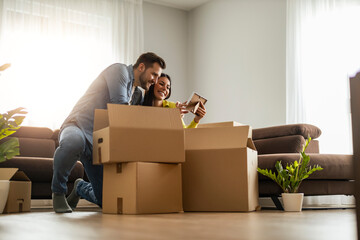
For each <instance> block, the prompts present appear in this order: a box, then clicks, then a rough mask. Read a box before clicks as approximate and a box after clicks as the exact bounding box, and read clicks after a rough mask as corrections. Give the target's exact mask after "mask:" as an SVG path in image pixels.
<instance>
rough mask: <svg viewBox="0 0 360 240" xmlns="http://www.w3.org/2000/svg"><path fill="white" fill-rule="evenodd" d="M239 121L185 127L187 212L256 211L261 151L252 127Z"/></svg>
mask: <svg viewBox="0 0 360 240" xmlns="http://www.w3.org/2000/svg"><path fill="white" fill-rule="evenodd" d="M240 125H241V124H239V123H236V122H228V123H216V124H208V125H207V127H204V125H203V127H200V128H197V129H185V152H186V161H185V163H183V166H182V180H183V184H182V185H183V208H184V211H254V210H256V209H257V207H258V206H259V193H258V173H257V166H258V161H257V151H256V149H255V146H254V143H253V141H252V139H251V134H252V130H251V127H250V126H246V125H243V126H240Z"/></svg>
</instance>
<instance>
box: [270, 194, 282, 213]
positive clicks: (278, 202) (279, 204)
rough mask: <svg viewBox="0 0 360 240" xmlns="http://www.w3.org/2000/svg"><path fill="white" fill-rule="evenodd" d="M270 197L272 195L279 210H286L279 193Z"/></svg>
mask: <svg viewBox="0 0 360 240" xmlns="http://www.w3.org/2000/svg"><path fill="white" fill-rule="evenodd" d="M270 197H271V200H272V201H273V202H274V204H275V206H276V209H277V210H284V208H283V206H282V205H281V202H280V200H279V198H278V196H277V195H270Z"/></svg>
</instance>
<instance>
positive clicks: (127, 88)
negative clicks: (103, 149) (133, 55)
mask: <svg viewBox="0 0 360 240" xmlns="http://www.w3.org/2000/svg"><path fill="white" fill-rule="evenodd" d="M133 84H134V72H133V66H132V65H129V66H126V65H125V64H121V63H115V64H113V65H111V66H109V67H108V68H106V69H105V70H104V71H103V72H102V73H100V75H99V76H98V77H97V78H96V79H95V80H94V81H93V82H92V84H91V85H90V87H89V88H88V89H87V91H86V92H85V94H84V95H83V96H82V97H81V98H80V100H79V101H78V102H77V103H76V105H75V107H74V108H73V110H72V111H71V113H70V114H69V116H68V117H67V118H66V119H65V121H64V123H63V125H62V126H61V129H63V128H64V127H66V126H68V125H70V124H75V125H77V126H78V127H79V128H80V129H81V130H82V131H83V133H84V135H85V137H86V139H87V141H88V142H89V143H90V144H91V145H92V138H93V127H94V111H95V109H107V104H108V103H115V104H125V105H128V104H129V102H131V105H141V104H142V102H143V101H144V96H143V91H142V90H141V89H140V88H139V87H136V88H135V91H134V93H133V94H132V86H133ZM130 100H131V101H130Z"/></svg>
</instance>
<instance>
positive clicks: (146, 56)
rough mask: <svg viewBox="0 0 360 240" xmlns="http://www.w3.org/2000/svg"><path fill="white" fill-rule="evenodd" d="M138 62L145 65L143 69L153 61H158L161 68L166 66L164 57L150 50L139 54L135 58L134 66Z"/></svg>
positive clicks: (137, 64) (135, 66) (136, 65)
mask: <svg viewBox="0 0 360 240" xmlns="http://www.w3.org/2000/svg"><path fill="white" fill-rule="evenodd" d="M140 63H143V64H144V65H145V69H147V68H149V67H152V65H153V64H154V63H158V64H159V65H160V67H161V68H162V69H165V68H166V63H165V61H164V59H162V58H161V57H159V56H158V55H156V54H155V53H152V52H147V53H143V54H141V55H140V57H139V58H138V59H137V61H136V63H135V64H134V68H137V67H138V66H139V65H140Z"/></svg>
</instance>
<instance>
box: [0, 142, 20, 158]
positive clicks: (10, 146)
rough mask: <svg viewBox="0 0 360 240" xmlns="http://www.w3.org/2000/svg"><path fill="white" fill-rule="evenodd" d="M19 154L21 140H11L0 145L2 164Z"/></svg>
mask: <svg viewBox="0 0 360 240" xmlns="http://www.w3.org/2000/svg"><path fill="white" fill-rule="evenodd" d="M19 154H20V151H19V139H17V138H11V139H10V140H8V141H6V142H4V143H2V144H0V162H2V161H5V160H8V159H11V158H13V157H15V156H17V155H19Z"/></svg>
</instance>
